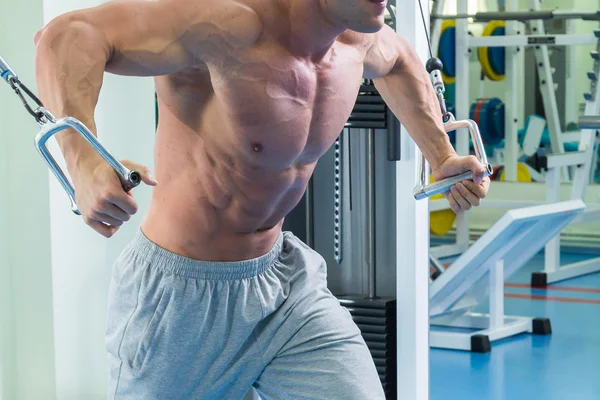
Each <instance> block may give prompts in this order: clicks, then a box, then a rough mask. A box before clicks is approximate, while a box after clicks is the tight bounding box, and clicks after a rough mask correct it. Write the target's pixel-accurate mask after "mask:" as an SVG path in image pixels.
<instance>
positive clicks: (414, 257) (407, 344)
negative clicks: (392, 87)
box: [396, 0, 429, 399]
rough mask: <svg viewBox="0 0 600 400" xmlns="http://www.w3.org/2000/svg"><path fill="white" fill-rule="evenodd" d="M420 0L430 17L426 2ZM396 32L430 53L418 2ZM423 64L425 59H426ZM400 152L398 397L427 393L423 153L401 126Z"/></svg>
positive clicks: (407, 7)
mask: <svg viewBox="0 0 600 400" xmlns="http://www.w3.org/2000/svg"><path fill="white" fill-rule="evenodd" d="M421 1H422V4H423V7H424V8H425V10H424V12H426V15H425V19H426V20H427V21H428V20H429V13H428V9H429V7H428V5H429V3H428V2H425V1H423V0H421ZM397 19H398V20H397V23H396V27H397V32H398V34H400V35H402V36H404V37H406V38H407V39H408V40H409V41H410V42H411V44H412V45H413V46H414V47H415V49H416V50H417V52H418V54H419V56H420V57H421V60H422V61H423V64H425V61H427V59H428V57H429V55H428V51H427V41H426V39H425V29H429V27H427V28H425V27H424V26H423V25H422V22H421V14H420V12H419V4H418V3H417V2H407V3H406V4H403V5H402V12H401V13H398V14H397ZM423 68H425V65H423ZM401 146H402V158H401V161H399V162H397V163H396V199H397V201H396V207H397V208H396V252H397V253H396V271H397V273H396V299H397V321H398V322H397V332H398V333H397V346H398V351H397V357H398V372H397V378H398V398H399V399H428V398H429V267H428V254H429V212H428V211H429V210H428V202H427V200H420V201H418V202H417V201H415V199H414V197H413V194H412V190H413V187H414V186H415V182H416V176H417V165H418V163H417V160H418V157H420V153H419V152H418V151H417V148H416V146H415V144H414V142H413V141H412V139H411V138H410V136H409V135H408V133H407V132H406V130H405V129H404V127H402V139H401Z"/></svg>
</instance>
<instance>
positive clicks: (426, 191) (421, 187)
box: [413, 113, 494, 200]
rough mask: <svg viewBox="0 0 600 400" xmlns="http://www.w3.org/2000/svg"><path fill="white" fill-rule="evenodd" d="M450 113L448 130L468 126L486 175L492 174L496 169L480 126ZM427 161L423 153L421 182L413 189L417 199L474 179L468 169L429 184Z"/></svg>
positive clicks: (420, 171)
mask: <svg viewBox="0 0 600 400" xmlns="http://www.w3.org/2000/svg"><path fill="white" fill-rule="evenodd" d="M448 114H449V117H450V120H449V121H448V122H446V123H445V124H444V127H445V130H446V132H451V131H453V130H456V129H459V128H468V129H469V133H470V134H471V139H472V140H473V144H474V145H475V155H476V157H477V159H478V160H479V162H480V163H481V165H483V166H484V167H485V169H486V170H485V175H486V176H490V175H491V174H492V173H493V172H494V170H493V168H492V166H491V165H490V164H489V163H488V160H487V156H486V154H485V148H484V147H483V141H482V140H481V134H480V133H479V127H478V126H477V124H476V123H475V121H473V120H471V119H467V120H462V121H456V120H455V119H454V115H452V114H451V113H448ZM425 163H426V160H425V156H423V155H421V159H420V162H419V168H418V174H419V183H418V184H417V186H415V188H414V191H413V194H414V196H415V199H417V200H421V199H425V198H428V197H431V196H435V195H436V194H439V193H444V192H447V191H449V190H450V188H451V187H452V186H454V185H456V184H457V183H459V182H461V181H464V180H472V179H473V173H472V172H471V171H468V172H464V173H462V174H460V175H455V176H451V177H448V178H445V179H442V180H439V181H437V182H434V183H432V184H429V185H427V184H426V179H427V174H426V171H425Z"/></svg>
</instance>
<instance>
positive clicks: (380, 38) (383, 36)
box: [364, 25, 407, 79]
mask: <svg viewBox="0 0 600 400" xmlns="http://www.w3.org/2000/svg"><path fill="white" fill-rule="evenodd" d="M369 39H370V42H369V45H368V48H367V52H366V54H365V59H364V77H365V78H367V79H376V78H383V77H384V76H386V75H388V74H389V73H390V72H391V71H392V70H393V69H394V68H395V67H397V66H398V65H399V63H400V62H401V61H402V56H403V53H404V52H405V46H406V45H407V43H406V41H405V40H404V39H403V38H402V37H400V36H398V34H397V33H396V32H394V30H393V29H392V28H390V27H389V26H387V25H386V26H384V27H383V28H382V29H381V30H380V31H379V32H377V33H375V34H373V35H371V37H370V38H369Z"/></svg>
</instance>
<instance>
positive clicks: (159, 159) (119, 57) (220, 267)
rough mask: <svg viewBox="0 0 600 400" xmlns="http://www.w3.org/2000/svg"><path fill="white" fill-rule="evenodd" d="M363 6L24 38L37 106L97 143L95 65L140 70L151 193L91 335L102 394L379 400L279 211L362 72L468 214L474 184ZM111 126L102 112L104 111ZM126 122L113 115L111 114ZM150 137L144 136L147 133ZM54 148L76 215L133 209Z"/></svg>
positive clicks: (310, 2)
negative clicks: (105, 364)
mask: <svg viewBox="0 0 600 400" xmlns="http://www.w3.org/2000/svg"><path fill="white" fill-rule="evenodd" d="M384 9H385V3H384V2H381V1H378V0H219V1H215V0H159V1H153V2H148V1H141V0H124V1H113V2H108V3H106V4H104V5H101V6H99V7H95V8H91V9H85V10H80V11H76V12H72V13H68V14H65V15H62V16H60V17H58V18H56V19H54V20H53V21H52V22H50V23H49V24H48V25H47V26H46V27H45V28H44V29H43V30H41V31H40V32H39V33H38V34H37V35H36V38H35V39H36V45H37V82H38V90H39V92H40V95H41V98H42V100H43V102H44V103H45V104H46V106H47V108H48V109H49V110H50V112H52V113H53V114H54V115H56V116H57V117H58V116H66V115H69V116H73V117H75V118H78V119H80V120H81V121H82V122H83V123H85V124H86V125H87V126H88V127H89V128H90V129H91V130H92V132H94V133H96V129H95V128H96V127H95V124H94V108H95V105H96V103H97V99H98V95H99V92H100V90H101V85H102V78H103V73H104V72H105V71H107V72H110V73H114V74H120V75H130V76H153V77H156V78H155V80H156V88H157V93H158V101H159V114H160V123H159V127H158V132H157V134H156V150H155V166H154V167H155V171H156V178H157V180H155V179H154V178H153V177H152V176H151V174H150V172H149V169H148V168H146V167H145V166H141V165H137V164H135V163H133V162H124V164H125V165H127V166H128V167H129V168H132V169H136V170H138V171H140V172H141V173H142V175H143V181H144V182H145V183H146V184H148V185H152V186H154V188H153V195H152V201H151V204H150V207H149V210H148V213H147V215H146V216H145V219H144V221H143V224H142V226H141V229H140V230H139V232H138V234H137V236H136V237H135V238H134V239H133V240H132V241H131V242H130V244H129V245H128V246H127V248H126V249H125V250H124V251H123V253H122V254H121V256H120V257H119V259H118V260H117V261H116V263H115V266H114V272H113V279H112V282H111V289H110V305H109V307H110V308H109V318H108V326H107V332H106V343H107V350H108V354H109V363H110V382H109V389H108V392H109V398H116V399H143V400H153V399H157V400H158V399H160V400H167V399H177V400H182V399H238V398H241V397H243V395H244V394H245V393H246V392H247V391H248V390H249V388H250V387H251V386H254V387H255V388H256V390H257V391H258V392H259V394H260V395H261V397H262V398H265V399H284V398H289V399H299V398H306V399H329V400H330V399H345V400H348V399H357V400H358V399H360V400H365V399H368V400H373V399H383V398H384V392H383V390H382V387H381V384H380V382H379V379H378V376H377V372H376V369H375V367H374V363H373V360H372V358H371V356H370V354H369V351H368V349H367V347H366V345H365V342H364V341H363V339H362V338H361V335H360V332H359V330H358V328H357V327H356V325H355V324H354V322H353V321H352V319H351V316H350V314H349V313H348V311H347V310H345V309H344V308H343V307H341V306H340V305H339V302H338V301H337V300H336V298H335V297H334V296H333V295H332V294H331V293H330V292H329V290H328V289H327V282H326V266H325V262H324V260H323V258H322V257H321V256H319V255H318V254H317V253H316V252H314V251H313V250H312V249H310V248H309V247H308V246H306V245H305V244H304V243H302V242H301V241H300V240H298V239H297V238H296V237H294V235H292V234H291V233H289V232H282V222H283V219H284V217H285V215H286V214H287V213H288V212H289V211H290V210H292V208H293V207H294V206H295V205H296V204H297V203H298V201H299V200H300V198H301V197H302V194H303V193H304V190H305V187H306V184H307V181H308V180H309V177H310V176H311V174H312V172H313V170H314V167H315V164H316V163H317V160H318V159H319V157H321V156H322V155H323V154H324V153H325V152H326V150H327V149H328V148H329V147H330V146H331V145H332V143H333V142H334V140H335V138H336V136H337V135H338V134H339V132H340V131H341V130H342V129H343V126H344V123H345V122H346V120H347V118H348V116H349V115H350V112H351V110H352V107H353V105H354V102H355V100H356V95H357V92H358V89H359V85H360V83H361V78H362V77H368V78H372V79H374V81H375V84H376V87H377V88H378V90H379V91H380V93H381V94H382V96H383V98H384V99H385V101H386V102H387V104H388V105H389V106H390V108H391V110H392V111H393V112H394V114H395V115H396V116H397V117H398V118H399V119H400V120H401V121H402V123H403V124H404V126H405V127H406V128H407V130H408V131H409V132H410V133H411V134H412V137H413V138H414V140H415V141H416V143H417V145H418V146H419V148H420V149H421V150H422V152H423V154H424V155H425V157H426V158H427V160H428V161H429V163H430V165H431V166H432V170H433V174H434V176H435V177H436V178H441V177H445V176H449V175H455V174H457V173H461V172H464V171H467V170H471V171H473V173H474V176H475V178H474V182H472V181H468V182H463V183H459V184H457V185H456V186H455V187H454V188H452V190H451V192H449V193H447V196H448V198H449V201H450V204H451V206H452V208H453V210H454V211H456V212H461V211H463V210H467V209H469V208H470V207H472V206H477V205H478V204H479V202H480V199H482V198H483V197H485V195H486V193H487V190H488V185H489V179H488V178H484V168H483V167H482V166H481V165H480V164H479V163H478V162H477V160H476V159H475V158H474V157H459V156H457V155H456V153H455V152H454V150H453V148H452V146H451V144H450V142H449V140H448V136H447V135H446V134H445V133H444V130H443V125H442V118H441V114H440V111H439V105H438V103H437V100H436V97H435V95H434V93H433V90H432V87H431V83H430V80H429V77H428V75H427V73H426V72H425V70H424V66H423V65H422V63H421V62H420V60H419V59H418V58H417V56H416V54H415V52H414V51H413V49H412V48H411V46H410V45H409V44H408V43H407V41H406V40H404V39H402V38H400V37H398V36H397V35H396V34H395V33H394V32H393V31H392V30H391V29H389V28H388V27H387V26H385V25H384V17H383V15H384ZM115 117H117V118H119V116H115ZM125 117H126V116H122V118H125ZM148 134H149V135H152V134H153V132H148ZM58 139H59V144H60V147H61V151H62V152H63V155H64V157H65V159H66V163H67V168H68V171H69V173H70V175H71V177H72V179H73V183H74V186H75V191H76V198H77V203H78V206H79V209H80V210H81V212H82V216H83V220H84V221H85V223H86V224H88V225H89V226H90V227H91V228H93V229H95V230H96V231H98V232H99V233H100V234H102V235H104V236H106V237H110V236H111V235H113V234H114V233H115V232H116V231H117V230H118V229H119V227H120V226H121V225H122V224H123V223H124V222H125V221H127V220H129V218H130V216H131V215H133V214H134V213H135V212H136V211H137V205H136V202H135V200H134V197H133V194H131V193H129V194H128V193H125V192H124V191H123V190H122V189H121V187H120V184H119V180H118V179H117V177H116V175H115V173H114V172H113V171H112V169H111V168H110V166H108V165H107V164H106V163H105V162H104V161H103V160H102V159H101V158H100V157H99V155H98V154H96V153H95V152H94V151H93V150H92V149H91V148H90V147H89V146H88V145H87V144H86V143H85V142H84V141H83V139H81V138H80V137H79V136H78V135H76V134H73V133H72V132H64V133H63V134H61V135H60V136H59V137H58Z"/></svg>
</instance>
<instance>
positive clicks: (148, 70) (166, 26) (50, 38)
mask: <svg viewBox="0 0 600 400" xmlns="http://www.w3.org/2000/svg"><path fill="white" fill-rule="evenodd" d="M253 17H254V18H253ZM258 24H259V22H258V18H257V17H256V16H255V15H254V14H253V13H252V12H251V10H249V9H247V8H244V7H243V6H240V5H239V4H238V3H234V2H233V1H228V0H223V1H222V2H221V3H220V4H219V2H214V1H212V0H159V1H146V0H120V1H111V2H108V3H106V4H103V5H101V6H98V7H94V8H88V9H83V10H79V11H74V12H71V13H67V14H64V15H61V16H59V17H57V18H55V19H54V20H53V21H51V22H50V23H49V24H48V25H47V26H46V27H45V28H44V29H42V30H41V31H40V32H38V34H37V35H36V37H35V42H36V45H37V52H36V61H37V62H36V77H37V86H38V92H39V94H40V98H41V99H42V102H43V103H44V104H45V106H46V107H47V108H48V109H49V110H50V112H52V113H53V114H54V115H55V116H57V117H62V116H67V115H68V116H71V117H75V118H77V119H79V120H81V121H82V122H83V123H84V124H85V125H86V126H88V128H89V129H90V130H91V131H92V132H93V133H94V134H96V127H95V124H94V120H93V115H94V109H95V106H96V103H97V101H98V96H99V93H100V88H101V86H102V80H103V74H104V72H105V71H107V72H111V73H114V74H119V75H131V76H158V75H165V74H170V73H175V72H178V71H181V70H183V69H185V68H187V67H189V66H191V65H193V64H194V63H196V62H200V61H202V60H203V59H205V57H207V58H210V57H218V54H217V53H219V52H224V51H231V48H232V47H235V46H236V45H243V43H241V42H244V41H247V40H249V38H250V39H251V38H252V36H253V35H252V34H250V35H248V33H251V31H252V30H254V31H256V30H257V28H258ZM234 26H241V27H245V28H240V29H245V30H246V32H236V30H235V29H231V28H232V27H234ZM258 29H259V28H258ZM236 41H239V42H240V43H236ZM57 139H58V141H59V144H60V147H61V150H62V152H63V154H64V156H65V160H66V161H67V165H68V166H74V165H76V164H77V162H78V160H80V159H81V158H82V157H83V158H85V157H88V156H90V155H91V153H90V151H91V147H89V146H87V143H84V141H83V139H81V138H80V137H79V135H77V134H73V132H70V131H64V133H63V134H59V135H57Z"/></svg>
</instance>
